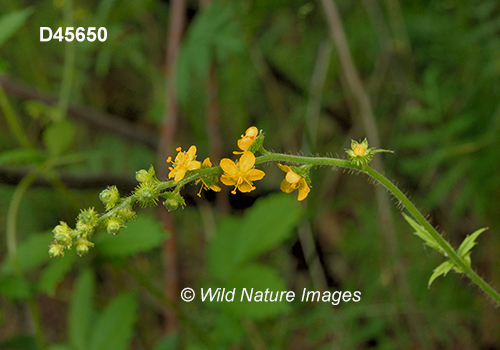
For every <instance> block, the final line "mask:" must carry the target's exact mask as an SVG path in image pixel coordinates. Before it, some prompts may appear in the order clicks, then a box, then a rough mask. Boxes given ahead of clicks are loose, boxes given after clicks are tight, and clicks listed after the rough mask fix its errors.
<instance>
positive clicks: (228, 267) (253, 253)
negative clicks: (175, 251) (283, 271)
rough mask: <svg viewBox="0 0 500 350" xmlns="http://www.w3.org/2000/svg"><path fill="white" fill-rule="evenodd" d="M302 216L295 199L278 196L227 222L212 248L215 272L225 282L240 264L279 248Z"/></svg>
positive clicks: (210, 261)
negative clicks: (241, 216) (239, 217)
mask: <svg viewBox="0 0 500 350" xmlns="http://www.w3.org/2000/svg"><path fill="white" fill-rule="evenodd" d="M301 215H302V207H301V206H300V204H299V203H298V202H297V201H296V200H295V197H294V196H291V195H287V194H277V195H270V196H268V197H266V198H262V199H259V200H258V201H257V202H256V203H255V204H254V205H253V206H252V207H251V208H250V209H248V211H247V212H246V213H245V216H244V217H243V218H241V219H235V218H233V217H230V218H227V219H225V220H224V221H223V222H222V223H221V224H219V227H218V230H217V236H216V238H215V239H214V240H213V241H212V242H210V245H209V252H208V256H209V261H208V264H209V268H210V271H211V273H212V274H213V275H214V276H215V277H217V278H220V279H225V278H227V277H228V276H229V275H230V274H231V273H232V272H233V271H235V270H236V269H237V268H238V266H239V265H241V264H243V263H245V262H246V261H249V260H251V259H253V258H256V257H257V256H259V255H261V254H263V253H265V252H267V251H269V250H271V249H273V248H275V247H276V246H278V245H279V244H280V243H281V242H283V241H284V240H286V239H288V238H289V237H290V236H291V234H292V229H293V228H294V227H295V226H296V225H297V223H298V221H299V220H300V218H301Z"/></svg>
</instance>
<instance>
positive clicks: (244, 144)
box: [233, 126, 259, 154]
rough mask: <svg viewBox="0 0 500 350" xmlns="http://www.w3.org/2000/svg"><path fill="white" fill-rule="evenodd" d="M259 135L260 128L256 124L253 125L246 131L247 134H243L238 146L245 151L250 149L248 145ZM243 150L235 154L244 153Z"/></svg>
mask: <svg viewBox="0 0 500 350" xmlns="http://www.w3.org/2000/svg"><path fill="white" fill-rule="evenodd" d="M258 135H259V129H257V128H256V127H255V126H251V127H249V128H248V129H247V131H246V132H245V135H241V139H239V140H238V147H239V148H240V149H241V150H242V151H243V152H244V151H248V147H250V146H251V145H252V143H253V142H254V141H255V139H256V138H257V136H258ZM243 152H236V151H234V152H233V153H234V154H242V153H243Z"/></svg>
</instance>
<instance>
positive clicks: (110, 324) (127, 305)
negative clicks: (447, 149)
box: [87, 293, 137, 350]
mask: <svg viewBox="0 0 500 350" xmlns="http://www.w3.org/2000/svg"><path fill="white" fill-rule="evenodd" d="M136 311H137V298H136V297H135V296H134V295H133V294H132V293H124V294H121V295H120V296H118V297H116V298H115V299H114V300H113V301H112V302H111V303H110V304H109V305H108V306H107V307H106V309H104V311H103V312H102V314H101V316H100V317H99V319H98V320H97V323H96V324H95V327H94V329H93V332H92V335H91V337H90V346H89V347H88V348H87V349H89V350H108V349H113V350H126V349H128V348H129V341H130V339H131V338H132V336H133V334H134V323H135V322H136Z"/></svg>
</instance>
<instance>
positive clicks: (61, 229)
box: [52, 221, 73, 248]
mask: <svg viewBox="0 0 500 350" xmlns="http://www.w3.org/2000/svg"><path fill="white" fill-rule="evenodd" d="M52 232H53V233H54V240H55V242H56V243H57V244H59V245H61V246H62V247H63V248H71V243H72V242H73V239H72V238H71V237H72V233H73V230H72V229H71V228H70V227H69V226H68V224H66V223H65V222H64V221H61V223H60V224H59V225H57V226H56V227H54V230H52Z"/></svg>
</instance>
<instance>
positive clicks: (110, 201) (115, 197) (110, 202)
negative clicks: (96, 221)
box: [99, 186, 120, 210]
mask: <svg viewBox="0 0 500 350" xmlns="http://www.w3.org/2000/svg"><path fill="white" fill-rule="evenodd" d="M99 199H100V200H101V202H102V203H103V204H104V205H105V206H106V210H110V209H112V208H114V207H115V205H116V203H118V201H119V200H120V192H118V189H117V188H116V186H111V187H108V188H107V189H105V190H103V191H102V192H101V193H100V194H99Z"/></svg>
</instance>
